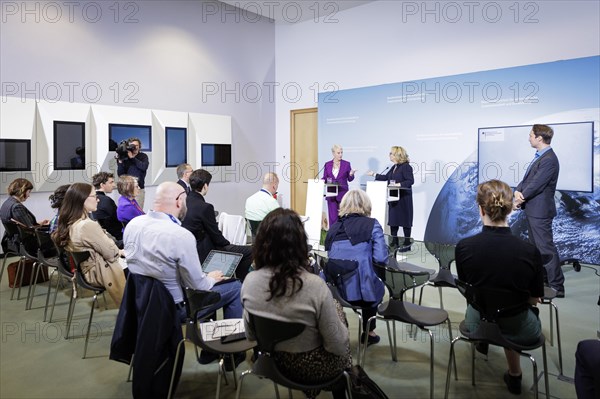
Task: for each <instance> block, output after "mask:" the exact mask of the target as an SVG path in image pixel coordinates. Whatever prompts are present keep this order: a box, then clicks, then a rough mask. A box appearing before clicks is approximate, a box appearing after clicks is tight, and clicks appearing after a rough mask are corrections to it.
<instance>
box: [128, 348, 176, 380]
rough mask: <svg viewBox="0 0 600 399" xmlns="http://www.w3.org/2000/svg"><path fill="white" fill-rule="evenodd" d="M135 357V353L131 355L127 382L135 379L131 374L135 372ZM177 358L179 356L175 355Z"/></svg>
mask: <svg viewBox="0 0 600 399" xmlns="http://www.w3.org/2000/svg"><path fill="white" fill-rule="evenodd" d="M134 358H135V353H134V354H133V355H131V361H130V362H129V373H127V381H126V382H131V381H133V380H132V379H131V375H132V374H133V359H134ZM175 359H177V357H175Z"/></svg>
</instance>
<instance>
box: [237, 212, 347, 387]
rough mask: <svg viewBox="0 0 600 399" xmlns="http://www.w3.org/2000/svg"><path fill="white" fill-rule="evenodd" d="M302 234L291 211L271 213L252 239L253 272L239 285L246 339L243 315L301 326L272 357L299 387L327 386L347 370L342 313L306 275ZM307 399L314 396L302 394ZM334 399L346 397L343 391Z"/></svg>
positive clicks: (319, 282) (316, 281)
mask: <svg viewBox="0 0 600 399" xmlns="http://www.w3.org/2000/svg"><path fill="white" fill-rule="evenodd" d="M306 240H307V238H306V233H305V232H304V226H303V225H302V222H301V221H300V217H299V216H298V215H297V214H296V213H295V212H294V211H292V210H290V209H281V208H279V209H275V210H274V211H272V212H271V213H269V214H268V215H267V217H265V219H264V220H263V221H262V224H261V227H260V230H259V231H258V234H257V236H256V242H255V245H254V248H253V251H254V267H255V268H256V271H254V272H252V273H250V274H248V276H247V277H246V280H245V281H244V284H243V286H242V304H243V306H244V323H245V327H246V335H247V336H248V337H249V338H251V339H254V337H255V335H254V331H253V330H252V326H251V325H250V324H249V323H248V313H252V314H253V315H256V316H261V317H266V318H276V319H277V320H280V321H284V322H290V323H301V324H304V325H305V326H306V327H305V329H304V331H303V332H302V333H301V334H300V335H299V336H298V337H296V338H294V339H292V340H289V341H284V342H281V343H278V344H277V345H276V346H275V353H273V354H272V355H273V357H274V359H275V362H276V363H277V365H278V367H279V368H280V370H281V371H282V372H283V373H284V374H285V375H286V376H287V377H288V378H290V379H291V380H293V381H297V382H300V383H307V384H313V383H319V382H322V381H327V380H329V379H331V378H333V377H335V376H336V375H337V374H339V373H340V372H341V371H342V370H344V369H347V368H349V367H351V365H352V358H351V356H350V342H349V340H348V327H347V324H346V323H345V321H346V319H345V316H344V313H343V310H342V308H341V306H339V304H338V303H337V302H336V301H334V299H333V297H332V296H331V292H330V291H329V288H327V285H326V284H325V282H324V281H323V280H322V279H321V278H320V277H319V276H317V275H315V274H312V273H311V272H309V271H308V268H309V261H308V255H307V254H308V247H307V244H306ZM305 394H306V395H307V396H308V397H309V398H311V397H315V396H316V395H317V394H318V392H305ZM334 397H335V398H345V394H344V389H343V388H337V387H336V388H335V389H334Z"/></svg>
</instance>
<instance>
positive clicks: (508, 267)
mask: <svg viewBox="0 0 600 399" xmlns="http://www.w3.org/2000/svg"><path fill="white" fill-rule="evenodd" d="M477 205H478V209H479V216H480V217H481V221H482V222H483V229H482V231H481V233H479V234H476V235H474V236H472V237H468V238H465V239H463V240H461V241H460V242H459V243H458V245H457V246H456V269H457V271H458V278H459V279H461V280H462V281H464V282H466V283H469V284H471V285H473V286H474V287H486V288H495V289H502V290H507V291H511V292H514V293H515V294H517V293H520V292H528V293H529V296H530V299H529V303H530V305H531V306H530V307H529V308H528V309H526V310H524V311H523V312H520V313H519V314H517V315H514V316H510V317H505V318H501V319H499V321H498V324H499V326H500V330H501V331H502V334H503V335H504V336H505V338H507V339H509V340H511V341H514V342H515V343H518V344H523V345H528V344H532V343H535V342H537V340H538V339H539V337H540V335H541V333H542V326H541V323H540V320H539V318H538V316H537V312H534V311H533V310H532V306H535V304H537V303H538V302H539V298H540V297H543V296H544V282H543V278H544V277H543V266H542V257H541V255H540V251H538V250H537V248H536V247H534V246H533V245H532V244H530V243H528V242H525V241H523V240H521V239H520V238H518V237H515V236H514V235H512V233H511V230H510V227H508V223H507V218H508V215H509V214H510V212H511V210H512V207H513V193H512V190H511V189H510V187H509V186H508V185H507V184H506V183H504V182H501V181H499V180H490V181H487V182H485V183H482V184H480V185H479V186H477ZM479 322H480V315H479V312H478V311H477V310H476V309H475V308H473V307H472V306H471V305H469V306H467V311H466V314H465V323H466V325H467V327H468V328H469V329H470V330H474V329H476V328H477V326H478V325H479ZM484 351H485V349H484ZM504 354H505V355H506V360H507V363H508V371H506V372H505V373H504V382H505V383H506V386H507V388H508V390H509V392H511V393H513V394H520V393H521V377H522V375H521V374H522V373H521V364H520V358H519V354H518V353H517V352H515V351H513V350H511V349H504Z"/></svg>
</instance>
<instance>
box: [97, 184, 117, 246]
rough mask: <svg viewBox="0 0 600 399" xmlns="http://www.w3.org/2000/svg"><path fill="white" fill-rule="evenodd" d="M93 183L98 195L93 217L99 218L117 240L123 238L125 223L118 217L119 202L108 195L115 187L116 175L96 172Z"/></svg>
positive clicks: (99, 221) (101, 223) (101, 224)
mask: <svg viewBox="0 0 600 399" xmlns="http://www.w3.org/2000/svg"><path fill="white" fill-rule="evenodd" d="M92 184H93V185H94V188H95V189H96V195H97V196H98V207H97V209H96V211H95V212H92V218H93V219H95V220H97V221H98V223H100V226H102V227H104V229H105V230H106V231H107V232H108V233H110V235H112V236H113V237H114V238H115V240H117V241H121V240H123V225H122V224H121V222H120V221H119V219H118V218H117V204H115V201H114V200H113V199H112V198H110V197H109V196H108V195H107V194H110V193H112V192H113V190H114V189H115V178H114V175H113V174H112V173H108V172H100V173H96V174H95V175H94V176H92ZM117 245H118V244H117Z"/></svg>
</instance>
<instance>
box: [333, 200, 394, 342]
mask: <svg viewBox="0 0 600 399" xmlns="http://www.w3.org/2000/svg"><path fill="white" fill-rule="evenodd" d="M325 250H326V251H328V256H329V259H330V262H335V261H334V260H336V259H339V260H343V259H345V260H351V261H357V262H358V272H357V273H356V274H354V275H353V277H352V278H351V279H349V280H347V281H345V290H344V291H345V292H340V295H342V297H343V298H344V299H345V300H346V301H348V302H349V303H350V304H352V305H356V306H360V307H361V308H362V323H363V334H364V331H366V327H367V323H368V321H369V318H370V317H372V316H375V315H376V314H377V305H379V304H380V303H381V300H382V299H383V295H384V294H385V286H384V284H383V282H382V281H381V279H380V278H379V277H378V276H377V274H378V273H380V272H379V270H375V269H374V268H373V262H377V263H379V264H387V259H388V251H387V246H386V244H385V239H384V237H383V228H382V227H381V225H380V224H379V222H378V221H377V220H375V219H374V218H372V217H371V200H370V199H369V197H368V196H367V194H366V193H365V192H364V191H362V190H350V191H348V192H347V193H346V195H345V196H344V198H342V202H341V203H340V214H339V219H338V220H337V221H336V222H335V224H334V225H333V226H331V227H330V228H329V231H328V232H327V236H326V238H325ZM340 265H341V263H340ZM348 271H350V270H348ZM374 330H375V323H374V322H372V323H371V329H370V331H369V332H368V333H369V337H368V344H369V345H371V344H376V343H378V342H379V336H378V335H377V334H375V331H374ZM363 340H364V338H361V342H362V341H363Z"/></svg>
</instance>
